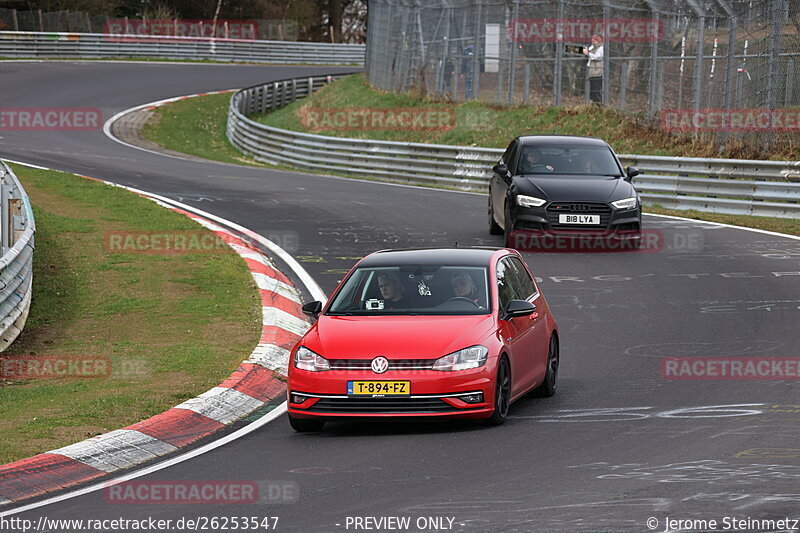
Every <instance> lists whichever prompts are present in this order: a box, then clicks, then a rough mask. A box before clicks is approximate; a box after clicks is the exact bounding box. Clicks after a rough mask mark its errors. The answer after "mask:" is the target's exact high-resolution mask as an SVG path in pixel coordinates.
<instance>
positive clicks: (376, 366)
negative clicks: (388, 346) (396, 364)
mask: <svg viewBox="0 0 800 533" xmlns="http://www.w3.org/2000/svg"><path fill="white" fill-rule="evenodd" d="M370 367H371V368H372V371H373V372H375V373H376V374H383V373H384V372H386V371H387V370H389V360H388V359H386V358H385V357H383V356H382V355H380V356H378V357H376V358H375V359H373V360H372V364H371V365H370Z"/></svg>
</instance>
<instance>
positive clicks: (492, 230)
mask: <svg viewBox="0 0 800 533" xmlns="http://www.w3.org/2000/svg"><path fill="white" fill-rule="evenodd" d="M502 234H503V228H501V227H500V224H498V223H497V222H495V221H494V206H493V205H492V197H491V196H489V235H502Z"/></svg>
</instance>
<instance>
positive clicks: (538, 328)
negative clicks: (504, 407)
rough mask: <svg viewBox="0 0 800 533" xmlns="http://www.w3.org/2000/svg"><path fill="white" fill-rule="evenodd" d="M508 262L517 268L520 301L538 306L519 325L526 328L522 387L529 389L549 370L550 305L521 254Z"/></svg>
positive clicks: (539, 381) (521, 375) (516, 275)
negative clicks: (526, 301) (548, 323)
mask: <svg viewBox="0 0 800 533" xmlns="http://www.w3.org/2000/svg"><path fill="white" fill-rule="evenodd" d="M508 262H509V264H510V265H511V267H512V268H513V269H514V276H515V277H516V279H517V283H518V288H517V294H518V295H519V299H520V300H528V301H529V302H532V303H533V304H534V305H535V306H536V307H537V309H536V311H535V312H534V313H533V314H531V315H530V316H526V317H522V319H521V320H520V322H521V324H520V327H524V328H526V330H527V332H526V334H525V337H524V338H525V356H524V362H523V363H522V365H521V366H522V370H521V372H522V374H520V378H521V381H523V384H522V388H523V389H530V388H532V387H533V386H534V385H536V384H538V383H541V382H542V380H543V379H544V375H545V372H546V371H547V349H548V344H549V342H550V337H549V336H548V334H547V316H546V314H547V304H546V303H545V301H544V298H542V297H541V294H540V293H539V290H538V288H537V287H536V284H535V283H534V281H533V278H532V277H531V275H530V272H528V269H527V268H525V265H524V264H523V263H522V261H521V260H520V259H519V258H518V257H513V256H512V257H509V258H508Z"/></svg>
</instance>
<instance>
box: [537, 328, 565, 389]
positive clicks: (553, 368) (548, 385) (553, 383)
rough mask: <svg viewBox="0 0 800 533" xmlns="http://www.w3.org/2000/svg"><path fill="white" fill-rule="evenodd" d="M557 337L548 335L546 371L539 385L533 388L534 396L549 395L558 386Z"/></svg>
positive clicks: (558, 355) (558, 356)
mask: <svg viewBox="0 0 800 533" xmlns="http://www.w3.org/2000/svg"><path fill="white" fill-rule="evenodd" d="M559 358H560V354H559V348H558V339H557V338H556V336H555V335H552V336H551V337H550V345H549V346H548V348H547V372H546V373H545V376H544V381H543V382H542V384H541V385H539V386H538V387H536V388H535V389H533V392H534V395H535V396H540V397H549V396H553V395H554V394H555V393H556V389H557V388H558V364H559V362H560V361H559Z"/></svg>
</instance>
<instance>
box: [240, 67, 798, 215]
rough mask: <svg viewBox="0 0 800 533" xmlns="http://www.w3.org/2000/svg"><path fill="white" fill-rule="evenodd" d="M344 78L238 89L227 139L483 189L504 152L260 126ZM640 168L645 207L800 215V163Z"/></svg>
mask: <svg viewBox="0 0 800 533" xmlns="http://www.w3.org/2000/svg"><path fill="white" fill-rule="evenodd" d="M337 77H341V76H317V77H310V78H298V79H290V80H283V81H278V82H271V83H266V84H263V85H257V86H254V87H248V88H245V89H241V90H239V91H237V92H236V93H234V94H233V96H232V97H231V103H230V107H229V109H228V128H227V131H228V138H229V139H230V141H231V143H233V145H234V146H236V147H237V148H238V149H239V150H241V151H242V152H244V153H246V154H248V155H250V156H252V157H254V158H255V159H258V160H261V161H264V162H267V163H271V164H281V165H288V166H292V167H295V168H300V169H304V170H314V171H324V172H332V173H335V174H343V175H346V176H352V177H360V178H371V179H377V180H385V181H392V182H402V183H411V184H417V185H428V186H436V187H443V186H444V187H450V188H454V189H459V190H466V191H485V190H486V188H487V186H488V181H489V179H490V177H491V172H492V171H491V167H492V166H493V165H494V164H495V163H496V162H497V160H498V159H499V158H500V156H501V155H502V154H503V150H502V149H497V148H477V147H469V146H446V145H436V144H422V143H403V142H391V141H376V140H365V139H351V138H344V137H330V136H323V135H314V134H310V133H301V132H296V131H289V130H284V129H280V128H275V127H271V126H267V125H265V124H261V123H258V122H256V121H254V120H252V119H250V118H248V117H249V116H250V115H253V114H259V113H266V112H267V111H270V110H273V109H278V108H280V107H283V106H285V105H287V104H289V103H291V102H294V101H295V100H297V99H299V98H304V97H305V96H308V95H309V94H311V93H313V92H314V91H316V90H318V89H319V88H321V87H323V86H324V85H325V84H326V83H330V82H331V81H333V80H334V79H336V78H337ZM620 159H621V160H622V162H623V164H624V165H626V166H627V165H631V166H636V167H638V168H639V170H641V171H642V174H641V175H639V176H637V177H636V178H634V183H635V184H636V187H637V189H638V190H639V192H640V194H641V197H642V201H643V202H644V203H645V204H658V205H661V206H663V207H668V208H672V209H696V210H698V211H706V212H715V213H730V214H744V215H759V216H771V217H786V218H800V161H792V162H790V161H751V160H740V159H701V158H687V157H665V156H647V155H629V154H621V155H620Z"/></svg>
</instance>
